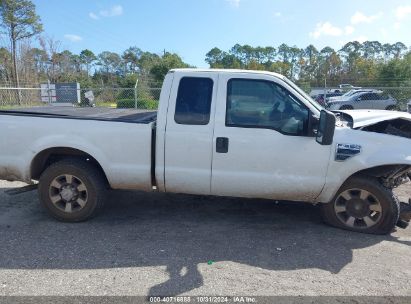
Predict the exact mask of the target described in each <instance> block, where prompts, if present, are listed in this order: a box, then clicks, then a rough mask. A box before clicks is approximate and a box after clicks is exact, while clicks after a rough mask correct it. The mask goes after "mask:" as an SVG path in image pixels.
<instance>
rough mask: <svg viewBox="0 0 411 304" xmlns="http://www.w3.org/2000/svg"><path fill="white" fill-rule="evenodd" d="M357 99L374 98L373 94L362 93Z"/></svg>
mask: <svg viewBox="0 0 411 304" xmlns="http://www.w3.org/2000/svg"><path fill="white" fill-rule="evenodd" d="M357 99H358V100H359V101H366V100H371V99H372V94H370V93H366V94H362V95H361V96H359V97H358V98H357Z"/></svg>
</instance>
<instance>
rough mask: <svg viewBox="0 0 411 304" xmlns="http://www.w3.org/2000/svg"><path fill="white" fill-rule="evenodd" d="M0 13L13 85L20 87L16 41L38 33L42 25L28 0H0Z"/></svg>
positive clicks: (33, 6) (34, 8)
mask: <svg viewBox="0 0 411 304" xmlns="http://www.w3.org/2000/svg"><path fill="white" fill-rule="evenodd" d="M0 14H1V21H2V23H1V26H2V27H3V28H4V29H5V30H6V34H7V35H8V38H9V39H10V44H11V54H12V61H13V74H14V75H13V76H14V81H15V85H16V87H20V82H19V73H18V70H17V58H16V57H17V56H16V53H17V43H18V41H19V40H22V39H26V38H31V37H33V36H35V35H37V34H39V33H40V32H42V30H43V26H42V24H41V22H40V17H39V16H38V15H37V14H36V7H35V5H34V4H33V3H32V2H31V1H29V0H1V1H0ZM20 102H21V98H20V94H19V103H20Z"/></svg>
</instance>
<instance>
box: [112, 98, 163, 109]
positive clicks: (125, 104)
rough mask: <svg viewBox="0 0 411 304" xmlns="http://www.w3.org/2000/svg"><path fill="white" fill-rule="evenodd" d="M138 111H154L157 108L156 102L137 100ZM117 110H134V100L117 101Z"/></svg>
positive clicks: (145, 99) (152, 100) (144, 99)
mask: <svg viewBox="0 0 411 304" xmlns="http://www.w3.org/2000/svg"><path fill="white" fill-rule="evenodd" d="M137 107H138V109H148V110H155V109H157V107H158V101H157V100H154V99H147V98H143V99H138V100H137ZM117 108H135V100H134V99H119V100H118V101H117Z"/></svg>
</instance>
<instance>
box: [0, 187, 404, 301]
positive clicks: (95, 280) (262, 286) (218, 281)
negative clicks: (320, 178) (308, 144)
mask: <svg viewBox="0 0 411 304" xmlns="http://www.w3.org/2000/svg"><path fill="white" fill-rule="evenodd" d="M20 185H21V184H19V183H10V182H4V181H0V237H1V238H0V239H1V246H0V295H49V296H52V295H60V296H61V295H159V294H163V295H164V294H166V295H248V296H257V295H283V296H287V295H306V296H317V295H331V296H336V295H352V296H357V295H384V296H411V288H410V281H411V267H410V266H411V259H410V256H411V246H410V245H411V229H410V228H407V229H405V230H398V231H396V232H394V233H393V234H392V235H390V236H374V235H366V234H359V233H353V232H346V231H343V230H339V229H335V228H331V227H328V226H325V225H323V224H322V223H321V219H320V217H319V213H318V209H317V208H316V207H314V206H310V205H306V204H299V203H280V204H275V203H274V202H272V201H267V200H247V199H234V198H216V197H210V198H208V197H194V196H189V195H171V194H162V193H151V194H146V193H139V192H124V191H116V192H113V193H111V194H110V202H109V203H108V205H107V206H106V208H105V210H104V212H103V214H101V215H99V216H98V217H96V218H95V219H93V220H91V221H88V222H85V223H79V224H66V223H59V222H57V221H55V220H53V219H51V218H50V217H49V216H48V215H47V214H46V213H45V211H43V210H42V209H41V208H40V207H39V202H38V199H37V195H36V192H28V193H23V194H20V195H16V196H8V195H6V194H5V193H4V190H6V189H7V188H13V187H17V186H20ZM398 194H399V195H400V196H401V197H404V198H408V197H410V196H411V187H410V185H405V186H403V187H402V188H401V189H399V192H398Z"/></svg>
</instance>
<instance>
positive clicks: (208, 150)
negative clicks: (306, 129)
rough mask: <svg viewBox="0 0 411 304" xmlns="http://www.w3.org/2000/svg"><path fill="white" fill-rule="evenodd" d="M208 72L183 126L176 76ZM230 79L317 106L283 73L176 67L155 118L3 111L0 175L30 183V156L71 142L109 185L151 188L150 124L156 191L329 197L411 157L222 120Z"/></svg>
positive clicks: (386, 143) (410, 151) (351, 138)
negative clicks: (204, 103) (205, 87)
mask: <svg viewBox="0 0 411 304" xmlns="http://www.w3.org/2000/svg"><path fill="white" fill-rule="evenodd" d="M182 77H208V78H211V79H212V80H213V82H214V87H213V95H212V104H211V114H210V122H209V123H208V124H207V125H200V126H199V125H181V124H177V123H175V121H174V109H175V104H176V96H177V90H178V85H179V80H180V79H181V78H182ZM231 78H245V79H262V80H266V81H272V82H276V83H277V84H279V85H280V86H283V87H284V88H285V89H287V90H288V91H290V92H291V93H292V94H293V95H294V96H296V97H297V98H298V99H300V101H301V102H302V103H304V104H305V105H306V106H307V108H308V109H309V111H310V112H311V113H312V114H313V115H314V116H316V117H319V115H320V108H318V107H317V106H316V105H315V104H314V103H313V102H312V100H310V99H309V98H308V97H307V95H305V94H304V93H302V91H301V90H300V89H298V88H297V87H296V86H295V85H293V84H291V83H290V82H289V81H288V80H286V79H285V78H284V77H283V76H281V75H278V74H275V73H268V72H252V71H235V70H190V69H182V70H174V71H171V72H170V73H169V74H168V75H167V76H166V78H165V80H164V83H163V88H162V92H161V96H160V106H159V110H158V114H157V122H156V124H155V123H148V124H137V123H135V124H133V123H123V122H115V121H114V122H109V121H95V120H75V119H62V118H44V117H38V116H13V115H1V113H0V130H1V131H0V132H1V133H0V178H4V179H13V180H22V181H26V182H30V180H31V172H30V171H31V163H32V161H33V159H34V157H35V156H36V155H38V154H39V153H40V152H42V151H44V150H45V149H49V148H53V147H67V148H74V149H78V150H81V151H83V152H85V153H88V154H90V155H91V156H93V157H94V158H95V159H96V160H97V161H98V163H99V164H100V165H101V167H102V168H103V171H104V173H105V174H106V176H107V179H108V181H109V183H110V186H111V187H112V188H114V189H135V190H144V191H150V190H152V188H153V186H154V185H153V184H152V182H153V178H152V176H151V169H152V168H151V166H152V159H151V158H152V129H153V128H156V138H155V141H156V142H155V146H156V151H155V168H154V169H155V170H154V172H155V176H154V180H155V183H156V186H157V189H158V190H160V191H167V192H178V193H190V194H202V195H208V194H211V195H221V196H237V197H254V198H269V199H278V200H295V201H307V202H311V203H315V202H328V201H330V200H331V199H332V197H333V196H334V195H335V193H336V192H337V191H338V189H339V188H340V186H341V185H342V184H343V183H344V181H345V180H346V179H347V178H349V177H350V176H351V175H352V174H354V173H356V172H358V171H360V170H363V169H366V168H372V167H376V166H380V165H391V164H406V165H411V140H409V139H406V138H402V137H395V136H390V135H384V134H377V133H371V132H365V131H360V130H355V129H352V128H349V127H340V126H337V127H336V130H335V136H334V142H333V144H332V145H329V146H322V145H320V144H318V143H317V142H316V140H315V138H314V137H308V136H305V137H303V136H287V135H284V134H281V133H279V132H277V131H274V130H272V129H254V128H238V127H227V126H226V125H225V115H226V113H225V111H226V92H227V81H228V80H230V79H231ZM347 113H349V114H350V115H351V116H352V117H353V119H354V128H356V127H362V126H366V125H369V124H373V123H376V122H379V121H383V120H387V119H395V118H402V119H407V120H411V115H410V114H407V113H400V112H393V111H349V112H348V111H347ZM217 137H227V138H229V140H230V144H229V151H228V153H224V154H221V153H216V149H215V147H216V138H217ZM339 143H343V144H357V145H361V147H362V152H361V153H360V154H359V155H356V156H354V157H352V158H350V159H348V160H346V161H344V162H337V161H335V160H334V158H335V151H336V145H337V144H339Z"/></svg>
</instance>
